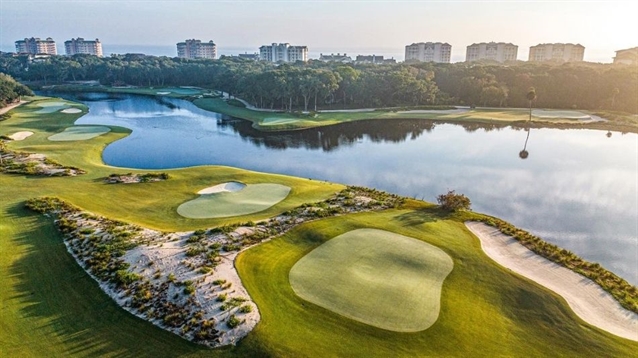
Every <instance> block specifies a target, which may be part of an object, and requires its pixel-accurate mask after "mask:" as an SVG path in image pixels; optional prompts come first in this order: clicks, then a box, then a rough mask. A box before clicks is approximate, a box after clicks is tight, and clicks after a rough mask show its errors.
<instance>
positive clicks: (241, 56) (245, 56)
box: [237, 52, 259, 61]
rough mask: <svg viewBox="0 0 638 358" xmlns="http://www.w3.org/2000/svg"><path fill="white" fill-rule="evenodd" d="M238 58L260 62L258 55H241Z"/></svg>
mask: <svg viewBox="0 0 638 358" xmlns="http://www.w3.org/2000/svg"><path fill="white" fill-rule="evenodd" d="M237 57H239V58H242V59H244V60H251V61H259V54H258V53H256V52H255V53H240V54H239V55H237Z"/></svg>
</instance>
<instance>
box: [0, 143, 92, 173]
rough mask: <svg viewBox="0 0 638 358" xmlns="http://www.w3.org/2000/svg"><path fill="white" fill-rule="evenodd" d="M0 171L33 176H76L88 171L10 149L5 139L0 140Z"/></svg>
mask: <svg viewBox="0 0 638 358" xmlns="http://www.w3.org/2000/svg"><path fill="white" fill-rule="evenodd" d="M0 172H2V173H7V174H23V175H33V176H75V175H79V174H85V173H86V172H85V171H84V170H81V169H79V168H76V167H67V166H63V165H62V164H60V163H58V162H56V161H54V160H51V159H48V158H46V157H44V156H39V155H32V153H24V152H16V151H12V150H9V149H8V148H7V147H6V144H5V141H4V140H0Z"/></svg>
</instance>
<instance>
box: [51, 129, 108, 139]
mask: <svg viewBox="0 0 638 358" xmlns="http://www.w3.org/2000/svg"><path fill="white" fill-rule="evenodd" d="M110 131H111V129H110V128H109V127H102V126H73V127H69V128H66V129H65V130H64V131H63V132H60V133H56V134H54V135H52V136H50V137H49V138H48V139H49V140H50V141H54V142H64V141H76V140H88V139H92V138H95V137H97V136H100V135H102V134H104V133H108V132H110Z"/></svg>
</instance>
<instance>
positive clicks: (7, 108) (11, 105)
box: [0, 101, 28, 114]
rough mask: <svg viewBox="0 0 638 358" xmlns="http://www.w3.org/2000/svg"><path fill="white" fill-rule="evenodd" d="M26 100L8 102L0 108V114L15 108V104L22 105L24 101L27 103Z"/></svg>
mask: <svg viewBox="0 0 638 358" xmlns="http://www.w3.org/2000/svg"><path fill="white" fill-rule="evenodd" d="M27 102H28V101H20V102H18V103H14V104H10V105H8V106H6V107H3V108H0V114H5V113H7V112H9V111H10V110H12V109H14V108H16V107H17V106H20V105H23V104H25V103H27Z"/></svg>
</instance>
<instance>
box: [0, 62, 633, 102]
mask: <svg viewBox="0 0 638 358" xmlns="http://www.w3.org/2000/svg"><path fill="white" fill-rule="evenodd" d="M0 72H3V73H6V74H8V75H11V76H13V77H14V78H17V79H19V80H20V81H23V82H24V83H26V84H29V85H33V86H34V88H37V87H35V86H41V85H51V84H58V83H65V82H77V81H87V80H97V81H99V82H100V83H101V84H103V85H115V86H122V85H132V86H149V87H155V86H156V87H161V86H199V87H204V88H211V89H218V90H223V91H224V92H227V93H229V94H230V95H231V96H237V97H240V98H242V99H245V100H247V101H248V102H250V103H251V104H253V105H254V106H256V107H261V108H272V109H281V110H287V111H293V110H295V111H298V110H305V111H308V110H317V109H343V108H369V107H374V108H380V107H408V106H409V107H415V106H416V107H419V106H448V105H466V106H482V107H527V106H528V105H529V103H528V101H527V98H526V94H527V92H528V91H529V88H530V87H534V88H535V90H536V93H537V98H536V100H535V103H534V106H536V107H540V108H556V109H576V108H577V109H586V110H611V111H621V112H629V113H638V68H637V67H636V66H628V65H613V64H598V63H587V62H582V63H529V62H523V61H519V62H517V63H513V64H508V65H501V64H495V63H478V64H477V63H472V64H468V63H464V62H463V63H454V64H435V63H410V64H406V63H399V64H388V65H354V64H342V63H325V62H319V61H312V60H311V61H309V62H306V63H304V62H298V63H292V64H273V63H268V62H257V61H249V60H243V59H239V58H235V57H222V58H221V59H218V60H191V59H182V58H170V57H156V56H145V55H138V54H127V55H112V56H110V57H103V58H100V57H96V56H91V55H74V56H52V57H50V58H47V59H38V60H35V61H30V60H29V59H28V58H27V57H26V56H2V57H0Z"/></svg>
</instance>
